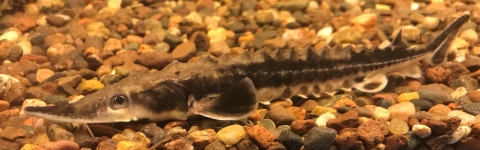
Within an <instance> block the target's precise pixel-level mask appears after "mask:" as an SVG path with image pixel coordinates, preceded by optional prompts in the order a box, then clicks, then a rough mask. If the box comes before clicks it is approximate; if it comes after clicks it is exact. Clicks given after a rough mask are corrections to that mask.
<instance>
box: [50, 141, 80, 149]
mask: <svg viewBox="0 0 480 150" xmlns="http://www.w3.org/2000/svg"><path fill="white" fill-rule="evenodd" d="M43 148H45V150H58V149H65V150H67V149H68V150H79V149H80V146H79V145H78V144H77V143H75V142H73V141H70V140H59V141H55V142H48V143H45V145H43Z"/></svg>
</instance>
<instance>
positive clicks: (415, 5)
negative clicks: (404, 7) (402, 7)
mask: <svg viewBox="0 0 480 150" xmlns="http://www.w3.org/2000/svg"><path fill="white" fill-rule="evenodd" d="M418 8H420V4H418V3H412V5H410V9H411V10H417V9H418Z"/></svg>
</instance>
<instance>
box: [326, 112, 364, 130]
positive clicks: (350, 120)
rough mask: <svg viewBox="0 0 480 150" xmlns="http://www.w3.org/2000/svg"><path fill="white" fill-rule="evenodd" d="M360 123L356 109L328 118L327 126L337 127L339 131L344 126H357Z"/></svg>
mask: <svg viewBox="0 0 480 150" xmlns="http://www.w3.org/2000/svg"><path fill="white" fill-rule="evenodd" d="M358 124H359V122H358V112H357V111H355V110H350V111H348V112H346V113H344V114H342V115H339V116H338V117H336V118H333V119H330V120H328V121H327V123H326V125H327V127H329V128H332V129H335V130H337V132H338V131H340V130H342V129H343V128H351V127H357V126H358Z"/></svg>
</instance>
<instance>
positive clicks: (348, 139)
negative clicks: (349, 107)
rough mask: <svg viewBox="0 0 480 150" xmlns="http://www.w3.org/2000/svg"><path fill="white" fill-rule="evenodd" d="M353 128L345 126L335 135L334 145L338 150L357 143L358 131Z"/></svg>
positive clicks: (346, 149)
mask: <svg viewBox="0 0 480 150" xmlns="http://www.w3.org/2000/svg"><path fill="white" fill-rule="evenodd" d="M351 129H354V128H345V129H343V130H342V131H340V133H339V134H338V135H337V137H335V143H334V144H335V145H336V146H337V147H338V148H339V149H340V150H349V149H350V148H352V147H353V145H355V144H356V143H357V139H358V133H357V132H356V131H354V130H351Z"/></svg>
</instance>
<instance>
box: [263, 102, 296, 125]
mask: <svg viewBox="0 0 480 150" xmlns="http://www.w3.org/2000/svg"><path fill="white" fill-rule="evenodd" d="M267 116H268V118H269V119H271V120H272V121H273V122H275V124H276V125H277V126H279V125H290V124H292V122H293V121H295V120H296V117H295V115H294V114H293V113H291V112H290V111H288V110H287V109H286V108H284V107H283V106H280V105H272V106H271V108H270V110H269V111H268V113H267Z"/></svg>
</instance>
